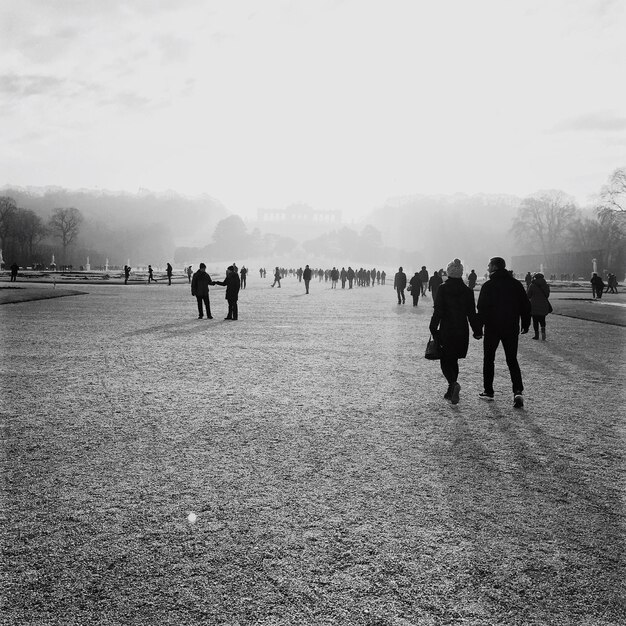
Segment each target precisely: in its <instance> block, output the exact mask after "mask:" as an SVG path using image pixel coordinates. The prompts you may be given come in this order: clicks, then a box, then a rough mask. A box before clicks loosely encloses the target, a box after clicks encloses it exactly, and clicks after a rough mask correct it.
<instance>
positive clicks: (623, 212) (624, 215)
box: [596, 168, 626, 237]
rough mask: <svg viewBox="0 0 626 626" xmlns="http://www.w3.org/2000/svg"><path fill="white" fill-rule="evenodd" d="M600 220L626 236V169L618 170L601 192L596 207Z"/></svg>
mask: <svg viewBox="0 0 626 626" xmlns="http://www.w3.org/2000/svg"><path fill="white" fill-rule="evenodd" d="M596 213H597V215H598V218H599V220H600V221H601V222H602V223H603V224H605V225H606V226H608V227H609V228H610V229H611V230H617V231H619V234H620V236H622V237H623V236H625V235H626V168H619V169H616V170H615V171H614V172H613V173H612V174H611V175H610V176H609V180H608V183H607V184H606V185H604V187H602V190H601V191H600V202H599V203H598V206H597V207H596Z"/></svg>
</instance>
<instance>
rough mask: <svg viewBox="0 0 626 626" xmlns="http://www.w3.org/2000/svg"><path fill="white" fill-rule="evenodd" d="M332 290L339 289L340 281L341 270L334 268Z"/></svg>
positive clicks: (331, 272) (331, 271) (331, 276)
mask: <svg viewBox="0 0 626 626" xmlns="http://www.w3.org/2000/svg"><path fill="white" fill-rule="evenodd" d="M330 280H331V283H330V288H331V289H337V281H338V280H339V270H338V269H337V268H336V267H334V266H333V269H332V270H330Z"/></svg>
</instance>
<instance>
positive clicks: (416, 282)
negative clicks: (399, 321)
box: [409, 272, 423, 306]
mask: <svg viewBox="0 0 626 626" xmlns="http://www.w3.org/2000/svg"><path fill="white" fill-rule="evenodd" d="M409 285H411V297H412V298H413V306H417V305H418V304H419V300H420V296H421V295H422V287H423V283H422V279H421V278H420V273H419V272H415V274H413V276H411V280H410V281H409Z"/></svg>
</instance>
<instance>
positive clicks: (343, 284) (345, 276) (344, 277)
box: [339, 267, 348, 289]
mask: <svg viewBox="0 0 626 626" xmlns="http://www.w3.org/2000/svg"><path fill="white" fill-rule="evenodd" d="M339 278H341V288H342V289H345V288H346V280H348V272H346V268H345V267H342V268H341V272H340V273H339Z"/></svg>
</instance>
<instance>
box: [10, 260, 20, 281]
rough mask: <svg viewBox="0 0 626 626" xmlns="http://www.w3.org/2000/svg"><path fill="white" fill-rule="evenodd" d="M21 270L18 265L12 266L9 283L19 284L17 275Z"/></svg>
mask: <svg viewBox="0 0 626 626" xmlns="http://www.w3.org/2000/svg"><path fill="white" fill-rule="evenodd" d="M19 270H20V266H19V265H18V264H17V263H13V265H11V280H10V281H9V282H12V283H16V282H17V273H18V272H19Z"/></svg>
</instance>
